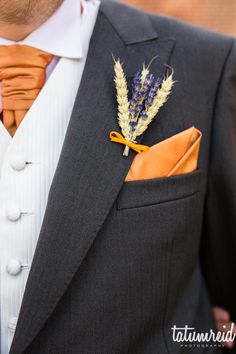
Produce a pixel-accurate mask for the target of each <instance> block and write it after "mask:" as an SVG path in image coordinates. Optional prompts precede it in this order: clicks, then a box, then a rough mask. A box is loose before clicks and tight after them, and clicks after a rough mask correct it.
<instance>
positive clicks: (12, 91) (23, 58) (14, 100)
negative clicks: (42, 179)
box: [0, 45, 53, 136]
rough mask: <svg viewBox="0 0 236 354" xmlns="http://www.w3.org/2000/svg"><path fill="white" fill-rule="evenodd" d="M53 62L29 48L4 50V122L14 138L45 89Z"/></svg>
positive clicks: (0, 67) (0, 53)
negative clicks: (43, 88) (49, 66)
mask: <svg viewBox="0 0 236 354" xmlns="http://www.w3.org/2000/svg"><path fill="white" fill-rule="evenodd" d="M52 58H53V56H52V55H51V54H48V53H46V52H43V51H42V50H39V49H36V48H33V47H29V46H26V45H12V46H0V81H1V82H2V93H1V95H2V121H3V124H4V125H5V127H6V128H7V130H8V131H9V133H10V134H11V135H12V136H13V135H14V133H15V131H16V129H17V128H18V126H19V125H20V123H21V121H22V119H23V118H24V116H25V114H26V113H27V111H28V110H29V109H30V107H31V105H32V104H33V102H34V100H35V99H36V97H37V96H38V94H39V92H40V90H41V88H42V87H43V85H44V83H45V80H46V67H47V65H48V64H49V63H50V62H51V60H52Z"/></svg>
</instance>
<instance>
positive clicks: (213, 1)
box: [123, 0, 236, 36]
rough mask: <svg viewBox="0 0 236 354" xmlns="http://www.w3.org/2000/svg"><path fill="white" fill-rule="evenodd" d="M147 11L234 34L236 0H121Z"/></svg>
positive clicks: (235, 30)
mask: <svg viewBox="0 0 236 354" xmlns="http://www.w3.org/2000/svg"><path fill="white" fill-rule="evenodd" d="M123 2H126V3H128V4H130V5H134V6H136V7H139V8H141V9H144V10H146V11H149V12H157V13H159V14H162V15H167V16H173V17H177V18H179V19H181V20H183V21H186V22H189V23H192V24H195V25H198V26H201V27H205V28H209V29H213V30H215V31H218V32H223V33H225V34H228V35H232V36H236V0H123Z"/></svg>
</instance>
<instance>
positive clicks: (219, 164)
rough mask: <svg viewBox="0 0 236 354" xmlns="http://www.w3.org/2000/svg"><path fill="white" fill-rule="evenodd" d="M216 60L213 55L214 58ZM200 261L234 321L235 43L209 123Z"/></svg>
mask: <svg viewBox="0 0 236 354" xmlns="http://www.w3.org/2000/svg"><path fill="white" fill-rule="evenodd" d="M216 60H217V58H216ZM204 220H205V221H204V226H203V237H202V250H201V251H202V252H201V261H202V267H203V274H204V276H205V278H206V283H207V287H208V290H209V293H210V297H211V301H212V304H214V305H218V306H222V307H224V308H226V309H228V310H229V311H230V313H231V317H232V319H233V320H234V321H236V287H235V281H234V279H235V273H236V45H235V41H234V40H233V44H232V47H231V50H230V52H229V54H228V56H227V60H226V63H225V65H224V68H223V72H222V75H221V80H220V84H219V88H218V92H217V96H216V102H215V110H214V117H213V123H212V138H211V151H210V161H209V171H208V188H207V195H206V203H205V214H204Z"/></svg>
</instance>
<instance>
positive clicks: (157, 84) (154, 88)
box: [140, 77, 162, 119]
mask: <svg viewBox="0 0 236 354" xmlns="http://www.w3.org/2000/svg"><path fill="white" fill-rule="evenodd" d="M161 83H162V79H161V78H160V77H158V78H157V79H156V81H155V83H154V85H153V86H152V87H151V89H150V90H149V92H148V96H147V99H146V101H145V109H144V110H143V111H142V112H141V114H140V119H146V118H147V116H148V113H147V111H148V109H149V108H150V107H151V106H152V104H153V101H154V99H155V97H156V95H157V92H158V89H159V88H160V86H161Z"/></svg>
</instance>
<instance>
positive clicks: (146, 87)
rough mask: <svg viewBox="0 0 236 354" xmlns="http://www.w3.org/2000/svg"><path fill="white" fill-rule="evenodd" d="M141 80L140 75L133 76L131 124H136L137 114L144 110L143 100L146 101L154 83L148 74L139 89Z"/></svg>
mask: <svg viewBox="0 0 236 354" xmlns="http://www.w3.org/2000/svg"><path fill="white" fill-rule="evenodd" d="M141 80H142V78H141V73H140V74H138V75H136V76H135V80H134V81H135V86H134V92H133V96H132V99H131V102H130V113H131V121H133V122H137V120H138V118H139V114H140V113H141V111H142V110H143V108H144V104H145V100H146V99H147V97H148V95H149V92H150V90H151V88H152V85H153V82H154V76H153V75H152V74H148V75H147V77H146V79H145V81H144V83H143V85H141V88H140V83H141Z"/></svg>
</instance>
